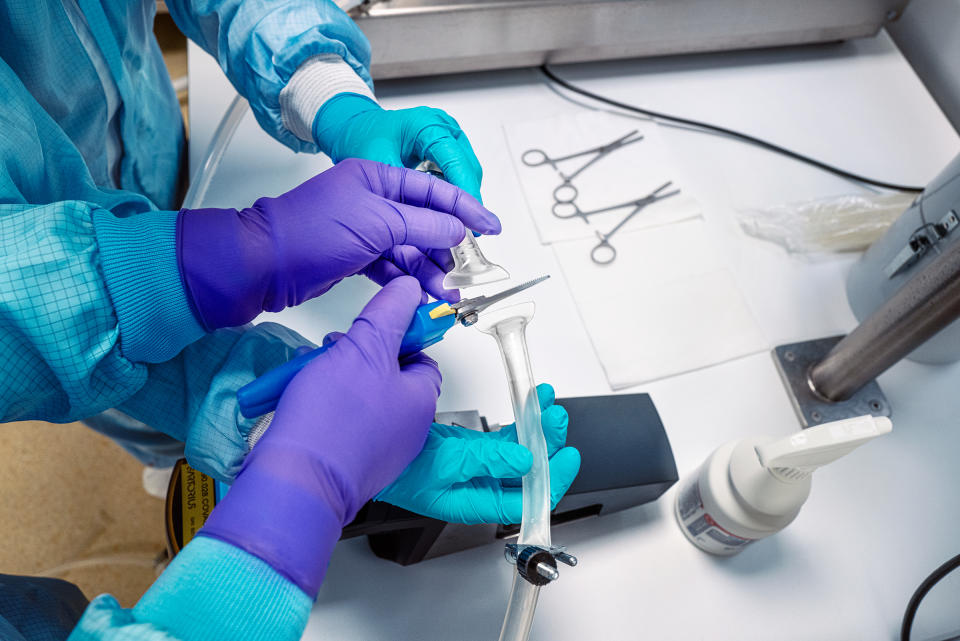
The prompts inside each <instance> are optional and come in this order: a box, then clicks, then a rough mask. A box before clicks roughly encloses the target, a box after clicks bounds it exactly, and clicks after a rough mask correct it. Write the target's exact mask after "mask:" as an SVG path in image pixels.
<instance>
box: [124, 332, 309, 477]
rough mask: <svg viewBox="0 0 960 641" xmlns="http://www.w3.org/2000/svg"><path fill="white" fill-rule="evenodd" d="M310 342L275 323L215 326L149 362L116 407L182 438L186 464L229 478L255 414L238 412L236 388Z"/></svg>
mask: <svg viewBox="0 0 960 641" xmlns="http://www.w3.org/2000/svg"><path fill="white" fill-rule="evenodd" d="M303 345H306V346H311V347H312V344H311V343H310V342H309V341H307V340H306V339H305V338H302V337H301V336H300V335H299V334H297V333H296V332H294V331H292V330H289V329H287V328H286V327H283V326H281V325H276V324H274V323H261V324H259V325H256V326H250V325H247V326H245V327H234V328H228V329H221V330H218V331H216V332H213V333H212V334H208V335H207V336H205V337H204V338H202V339H200V340H199V341H197V342H195V343H193V344H191V345H189V346H187V347H186V348H184V350H183V351H181V352H180V353H179V354H178V355H177V357H176V358H174V359H171V360H169V361H167V362H165V363H156V364H152V365H150V366H149V367H148V369H147V371H148V379H147V383H146V384H145V385H144V386H143V387H142V388H141V389H140V391H138V392H137V393H136V394H134V395H133V396H131V397H130V398H129V399H128V400H126V401H124V402H123V403H121V404H119V405H118V406H117V409H119V410H121V411H123V412H124V413H125V414H127V415H129V416H131V417H133V418H135V419H137V420H139V421H143V422H144V423H146V424H147V425H150V426H151V427H153V428H155V429H157V430H160V431H161V432H163V433H164V434H169V435H170V436H172V437H174V438H176V439H178V440H180V441H184V442H185V443H186V449H185V451H186V457H187V461H188V462H189V463H190V465H191V466H192V467H193V468H194V469H196V470H199V471H201V472H203V473H204V474H208V475H210V476H212V477H214V478H216V479H218V480H221V481H225V482H228V483H229V482H231V481H232V480H233V478H234V477H235V476H236V475H237V472H239V470H240V466H241V465H242V463H243V458H244V457H245V456H246V454H247V451H248V448H247V442H246V436H247V434H249V432H250V429H251V428H252V427H253V425H254V423H256V421H255V420H254V419H248V418H244V416H243V415H242V414H240V409H239V406H238V405H237V390H238V389H240V388H241V387H243V386H244V385H246V384H247V383H249V382H251V381H252V380H253V379H255V378H256V377H258V376H260V375H261V374H263V373H265V372H267V371H268V370H270V369H272V368H274V367H276V366H277V365H279V364H281V363H285V362H287V361H288V360H290V359H291V358H293V357H294V356H295V355H296V348H297V347H299V346H303Z"/></svg>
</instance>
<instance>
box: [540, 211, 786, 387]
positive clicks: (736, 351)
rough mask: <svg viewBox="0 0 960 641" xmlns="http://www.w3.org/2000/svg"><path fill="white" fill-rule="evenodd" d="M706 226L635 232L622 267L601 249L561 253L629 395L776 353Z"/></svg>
mask: <svg viewBox="0 0 960 641" xmlns="http://www.w3.org/2000/svg"><path fill="white" fill-rule="evenodd" d="M705 227H706V225H705V224H704V222H703V221H702V220H701V219H694V220H690V221H684V222H678V223H675V224H668V225H663V226H660V227H656V228H650V229H644V230H637V231H632V232H625V233H623V234H622V235H617V236H615V237H614V238H613V239H611V242H613V243H614V244H615V245H616V247H617V251H618V256H617V260H615V261H614V262H613V263H612V264H610V265H607V266H598V265H596V264H595V263H593V261H591V260H590V250H591V248H592V247H593V246H594V245H595V244H596V239H583V240H574V241H566V242H560V243H556V244H554V245H553V250H554V252H555V253H556V255H557V258H558V260H559V261H560V265H561V267H562V268H563V272H564V276H565V277H566V279H567V282H568V284H569V286H570V289H571V292H572V293H573V296H574V299H575V300H576V302H577V308H578V310H579V312H580V315H581V317H582V319H583V322H584V325H585V326H586V328H587V332H588V333H589V335H590V340H591V342H592V343H593V347H594V349H595V350H596V352H597V356H598V357H599V359H600V362H601V364H602V365H603V369H604V371H605V372H606V375H607V380H608V381H609V383H610V387H612V388H613V389H615V390H617V389H623V388H626V387H631V386H633V385H637V384H639V383H644V382H647V381H652V380H655V379H658V378H663V377H666V376H672V375H675V374H680V373H683V372H688V371H692V370H695V369H700V368H702V367H708V366H710V365H716V364H718V363H722V362H725V361H728V360H732V359H734V358H739V357H741V356H745V355H747V354H752V353H756V352H759V351H763V350H765V349H767V341H766V340H765V339H764V336H763V334H762V332H761V331H760V328H759V327H758V325H757V323H756V321H755V320H754V318H753V315H752V313H751V312H750V309H749V307H748V306H747V304H746V302H745V300H744V298H743V295H742V294H741V292H740V290H739V288H738V287H737V284H736V281H735V280H734V278H733V275H732V274H731V273H730V272H729V271H727V270H726V269H725V268H724V267H723V261H722V260H721V259H720V257H718V256H717V254H716V253H715V251H714V250H713V247H712V246H711V244H710V242H708V237H707V234H706V232H705Z"/></svg>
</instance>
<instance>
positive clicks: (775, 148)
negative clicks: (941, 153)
mask: <svg viewBox="0 0 960 641" xmlns="http://www.w3.org/2000/svg"><path fill="white" fill-rule="evenodd" d="M540 71H541V72H543V75H545V76H546V77H547V78H548V79H549V80H550V81H552V82H554V83H556V84H558V85H560V86H561V87H563V88H564V89H567V90H568V91H572V92H574V93H578V94H580V95H581V96H586V97H587V98H591V99H593V100H597V101H599V102H603V103H606V104H608V105H611V106H613V107H617V108H619V109H625V110H627V111H632V112H635V113H638V114H642V115H644V116H647V117H649V118H654V119H656V120H665V121H667V122H675V123H677V124H681V125H686V126H688V127H694V128H696V129H701V130H704V131H712V132H715V133H718V134H723V135H724V136H729V137H731V138H734V139H736V140H739V141H740V142H745V143H747V144H750V145H756V146H757V147H760V148H761V149H766V150H767V151H772V152H774V153H778V154H783V155H784V156H787V157H788V158H793V159H794V160H799V161H800V162H804V163H807V164H808V165H813V166H814V167H816V168H817V169H822V170H823V171H827V172H830V173H831V174H834V175H836V176H840V177H841V178H847V179H849V180H855V181H857V182H861V183H865V184H867V185H873V186H875V187H883V188H884V189H893V190H896V191H906V192H913V193H920V192H922V191H923V187H915V186H912V185H898V184H896V183H888V182H884V181H882V180H874V179H873V178H867V177H866V176H861V175H859V174H855V173H853V172H850V171H847V170H845V169H840V168H839V167H834V166H833V165H828V164H827V163H825V162H821V161H819V160H817V159H816V158H811V157H810V156H804V155H803V154H801V153H798V152H796V151H792V150H790V149H787V148H785V147H781V146H780V145H775V144H773V143H772V142H767V141H766V140H763V139H761V138H755V137H754V136H751V135H749V134H745V133H741V132H739V131H735V130H733V129H727V128H726V127H721V126H719V125H711V124H710V123H708V122H701V121H699V120H692V119H690V118H680V117H679V116H671V115H670V114H665V113H660V112H658V111H652V110H650V109H643V108H642V107H637V106H635V105H630V104H627V103H625V102H620V101H619V100H614V99H612V98H607V97H606V96H601V95H600V94H595V93H593V92H592V91H587V90H586V89H582V88H580V87H577V86H576V85H572V84H570V83H569V82H567V81H566V80H564V79H563V78H560V77H559V76H557V75H556V74H555V73H553V71H552V70H551V69H550V68H549V67H548V66H547V65H541V66H540Z"/></svg>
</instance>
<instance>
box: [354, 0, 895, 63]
mask: <svg viewBox="0 0 960 641" xmlns="http://www.w3.org/2000/svg"><path fill="white" fill-rule="evenodd" d="M906 4H907V0H803V1H802V2H799V1H797V0H765V1H762V2H758V0H576V1H574V0H490V1H486V2H484V1H482V0H472V1H471V0H387V1H386V2H371V1H369V0H368V1H367V2H365V3H363V4H362V5H361V6H360V7H358V8H357V9H354V10H353V12H352V13H353V15H354V16H355V18H356V21H357V24H358V25H359V26H360V28H361V29H363V31H364V33H366V34H367V37H368V38H369V39H370V43H371V45H372V47H373V64H372V67H371V69H372V72H373V76H374V78H400V77H409V76H421V75H433V74H442V73H453V72H462V71H476V70H482V69H498V68H507V67H526V66H535V65H540V64H542V63H544V62H550V63H565V62H582V61H588V60H605V59H612V58H633V57H644V56H661V55H668V54H678V53H694V52H706V51H723V50H731V49H750V48H756V47H776V46H782V45H796V44H806V43H814V42H829V41H835V40H846V39H848V38H859V37H864V36H870V35H873V34H875V33H877V31H879V29H880V28H881V27H882V26H883V25H884V23H885V22H887V21H889V20H893V19H895V18H896V17H897V16H899V14H900V12H901V11H902V10H903V8H904V7H905V6H906Z"/></svg>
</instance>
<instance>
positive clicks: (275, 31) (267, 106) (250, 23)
mask: <svg viewBox="0 0 960 641" xmlns="http://www.w3.org/2000/svg"><path fill="white" fill-rule="evenodd" d="M167 7H168V8H169V9H170V15H171V16H172V17H173V19H174V21H175V22H176V23H177V26H178V27H179V28H180V30H181V31H183V33H185V34H186V35H187V37H188V38H190V39H191V40H193V41H194V42H196V43H197V44H199V45H200V46H201V47H203V48H204V49H205V50H206V51H207V52H209V53H210V54H211V55H212V56H213V57H215V58H216V59H217V62H219V63H220V67H221V68H223V70H224V71H225V72H226V74H227V77H228V78H229V79H230V82H231V83H233V86H234V87H235V88H236V89H237V91H238V92H239V93H240V94H241V95H243V96H244V97H245V98H247V100H249V101H250V107H251V109H252V110H253V113H254V115H255V116H256V118H257V122H259V123H260V126H261V127H263V129H264V130H265V131H266V132H267V133H269V134H270V135H271V136H273V137H274V138H276V139H277V140H279V141H280V142H282V143H283V144H285V145H287V146H288V147H290V148H291V149H293V150H294V151H309V152H316V151H317V150H318V148H317V146H316V145H315V144H314V143H312V142H307V141H304V140H301V139H300V138H298V137H297V136H295V135H294V134H293V133H291V132H290V131H289V130H288V129H286V128H285V127H284V126H283V124H282V122H281V117H280V92H281V91H282V90H283V88H284V87H285V86H286V84H287V82H288V81H289V80H290V77H291V76H293V74H294V72H296V70H297V67H299V66H300V63H302V62H303V61H304V60H306V59H307V58H310V57H312V56H316V55H321V54H336V55H338V56H340V57H341V58H343V60H344V61H345V62H346V63H347V64H349V65H350V67H351V68H352V69H353V70H354V71H355V72H356V73H357V75H359V76H360V77H361V78H362V79H363V80H364V81H365V82H366V83H367V84H368V85H369V86H370V87H371V89H372V88H373V83H372V81H371V79H370V72H369V66H370V44H369V43H368V42H367V39H366V37H365V36H364V35H363V32H361V31H360V29H359V28H358V27H357V26H356V24H355V23H354V22H353V20H351V19H350V18H349V16H347V14H345V13H344V12H343V11H341V10H340V9H339V8H338V7H337V6H336V4H335V3H333V2H331V1H330V0H311V1H309V2H308V1H305V0H273V1H267V0H170V1H169V2H167Z"/></svg>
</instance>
